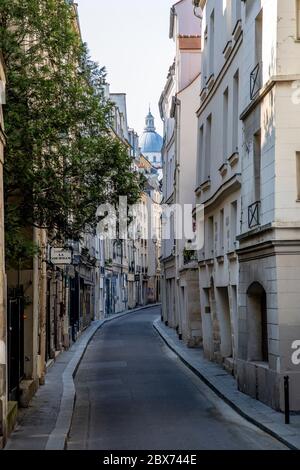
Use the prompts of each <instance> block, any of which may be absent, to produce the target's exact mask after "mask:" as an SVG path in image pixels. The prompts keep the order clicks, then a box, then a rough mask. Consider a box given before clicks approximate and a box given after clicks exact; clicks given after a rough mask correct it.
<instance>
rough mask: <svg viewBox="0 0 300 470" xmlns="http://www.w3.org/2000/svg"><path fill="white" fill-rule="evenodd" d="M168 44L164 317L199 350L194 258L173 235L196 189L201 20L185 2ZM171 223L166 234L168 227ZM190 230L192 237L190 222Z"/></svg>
mask: <svg viewBox="0 0 300 470" xmlns="http://www.w3.org/2000/svg"><path fill="white" fill-rule="evenodd" d="M170 39H172V40H173V41H174V44H175V61H174V64H173V65H172V67H171V68H170V71H169V75H168V79H167V83H166V86H165V89H164V92H163V94H162V96H161V99H160V110H161V116H162V119H163V121H164V136H165V137H164V152H163V163H164V179H163V193H164V199H163V202H164V204H166V205H169V207H170V217H169V220H167V218H166V217H164V223H165V225H164V227H165V235H166V236H167V238H168V239H166V240H163V242H162V243H163V251H162V265H163V273H164V276H163V277H164V280H163V282H164V285H163V286H162V291H163V292H164V293H165V296H164V299H163V317H164V321H165V322H167V323H168V324H169V325H170V326H172V327H173V328H176V329H177V332H178V334H179V337H180V338H183V340H184V341H185V342H186V343H187V344H188V345H189V346H198V345H199V344H200V343H201V340H202V333H201V315H200V299H199V285H198V265H197V259H196V257H195V256H194V253H192V252H190V251H189V250H188V249H187V248H188V245H187V243H188V240H189V239H188V238H187V236H186V233H178V232H177V233H176V230H175V225H176V226H177V222H176V221H179V219H181V220H182V221H183V218H184V215H183V214H184V211H186V212H189V213H190V217H192V208H193V205H194V187H195V185H196V176H195V167H196V156H197V117H196V110H197V108H198V106H199V87H200V66H201V58H200V20H199V18H197V17H196V16H195V15H194V11H193V6H192V3H191V2H190V1H189V0H182V1H181V2H178V3H176V4H175V5H174V6H173V7H172V8H171V15H170ZM173 204H176V205H178V207H179V208H180V209H179V212H180V213H178V212H176V211H172V205H173ZM169 222H170V234H168V233H167V231H168V228H167V225H166V224H168V223H169ZM190 225H191V227H190V232H192V225H193V223H192V220H191V223H190ZM185 228H186V227H185ZM169 235H170V236H169ZM174 236H175V238H174ZM189 238H192V236H191V235H190V237H189Z"/></svg>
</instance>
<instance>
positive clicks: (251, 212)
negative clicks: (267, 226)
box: [248, 201, 261, 229]
mask: <svg viewBox="0 0 300 470" xmlns="http://www.w3.org/2000/svg"><path fill="white" fill-rule="evenodd" d="M260 212H261V202H260V201H256V202H255V203H254V204H251V205H250V206H249V207H248V227H249V229H252V228H255V227H258V226H259V225H260Z"/></svg>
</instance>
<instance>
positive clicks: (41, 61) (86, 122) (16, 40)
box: [0, 0, 143, 262]
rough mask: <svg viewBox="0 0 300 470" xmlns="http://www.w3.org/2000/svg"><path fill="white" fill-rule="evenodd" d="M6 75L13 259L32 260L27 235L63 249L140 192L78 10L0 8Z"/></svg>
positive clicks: (48, 5)
mask: <svg viewBox="0 0 300 470" xmlns="http://www.w3.org/2000/svg"><path fill="white" fill-rule="evenodd" d="M0 48H1V51H2V54H3V58H4V62H5V65H6V75H7V77H6V78H7V90H6V92H7V96H6V102H7V104H6V105H5V109H4V111H5V114H4V118H5V131H6V135H7V146H6V150H5V165H4V184H5V188H4V193H5V225H6V227H5V230H6V254H7V259H8V260H10V261H12V262H14V261H16V260H19V259H20V258H23V259H24V258H26V256H32V252H33V247H32V246H31V245H30V243H29V242H28V236H27V229H28V226H36V227H38V228H45V229H47V231H48V234H49V236H51V237H52V238H53V239H56V240H58V241H64V240H68V239H73V240H78V239H79V238H80V235H81V234H82V232H83V231H87V230H92V229H93V228H94V227H95V225H96V223H97V220H96V210H97V207H98V206H99V205H100V204H102V203H106V202H110V203H116V202H117V199H118V196H119V195H127V196H128V199H129V203H130V204H131V203H135V202H136V201H137V200H138V198H139V195H140V191H141V188H142V185H143V181H142V180H141V177H140V176H139V175H138V174H136V173H133V172H132V170H131V163H132V162H131V158H130V157H129V156H128V147H126V145H125V144H124V143H123V142H121V141H120V139H118V138H116V137H115V136H114V135H113V133H112V131H111V126H110V124H111V114H112V103H110V102H109V101H107V100H106V99H105V97H104V93H103V84H104V83H105V69H103V68H102V69H100V68H99V67H98V65H97V64H95V63H94V62H93V61H92V60H91V59H90V58H89V55H88V51H87V48H86V45H84V44H82V41H81V38H80V34H79V30H78V28H77V19H76V14H75V10H74V7H73V6H72V2H69V1H65V0H0Z"/></svg>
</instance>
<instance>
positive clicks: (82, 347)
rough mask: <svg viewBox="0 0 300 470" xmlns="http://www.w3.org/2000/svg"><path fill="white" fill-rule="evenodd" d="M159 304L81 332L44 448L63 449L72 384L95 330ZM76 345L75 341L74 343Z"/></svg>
mask: <svg viewBox="0 0 300 470" xmlns="http://www.w3.org/2000/svg"><path fill="white" fill-rule="evenodd" d="M160 305H161V304H151V305H146V306H143V307H140V308H135V309H132V310H127V311H126V312H122V313H120V314H116V315H113V316H112V317H108V318H105V319H103V320H98V321H95V322H94V323H92V325H91V326H90V327H89V328H88V329H87V330H86V331H85V332H84V333H83V334H82V336H81V338H80V339H81V342H80V343H77V348H76V351H75V353H74V357H73V358H72V359H71V361H70V362H69V364H68V365H67V367H66V368H65V370H64V372H63V376H62V381H63V393H62V398H61V402H60V407H59V412H58V416H57V419H56V424H55V427H54V429H53V430H52V432H51V434H50V435H49V437H48V440H47V443H46V447H45V450H64V449H65V448H66V443H67V439H68V435H69V431H70V428H71V424H72V418H73V411H74V406H75V401H76V390H75V384H74V378H75V375H76V372H77V370H78V367H79V365H80V363H81V360H82V358H83V356H84V353H85V352H86V350H87V347H88V345H89V343H90V342H91V340H92V339H93V337H94V335H95V334H96V333H97V331H98V330H99V329H100V328H102V326H103V325H105V324H106V323H109V322H111V321H114V320H118V319H120V318H122V317H124V316H127V315H130V314H134V313H136V312H139V311H141V310H146V309H149V308H156V307H160ZM74 344H75V345H76V343H74Z"/></svg>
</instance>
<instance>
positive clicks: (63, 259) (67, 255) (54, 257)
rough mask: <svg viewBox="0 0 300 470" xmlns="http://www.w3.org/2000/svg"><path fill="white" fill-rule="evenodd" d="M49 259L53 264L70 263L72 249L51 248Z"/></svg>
mask: <svg viewBox="0 0 300 470" xmlns="http://www.w3.org/2000/svg"><path fill="white" fill-rule="evenodd" d="M50 261H51V263H52V264H55V265H68V264H72V251H71V250H65V249H64V248H51V253H50Z"/></svg>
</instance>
